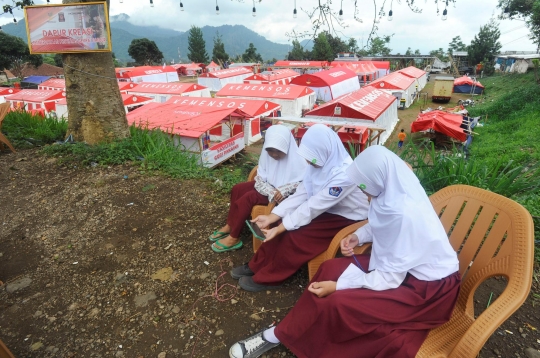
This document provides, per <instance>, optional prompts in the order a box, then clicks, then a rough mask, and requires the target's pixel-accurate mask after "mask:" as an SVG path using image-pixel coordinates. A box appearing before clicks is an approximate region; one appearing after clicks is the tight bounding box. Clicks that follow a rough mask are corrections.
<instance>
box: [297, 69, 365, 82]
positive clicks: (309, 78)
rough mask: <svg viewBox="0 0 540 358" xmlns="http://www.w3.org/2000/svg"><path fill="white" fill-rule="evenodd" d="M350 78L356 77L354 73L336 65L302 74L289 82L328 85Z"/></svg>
mask: <svg viewBox="0 0 540 358" xmlns="http://www.w3.org/2000/svg"><path fill="white" fill-rule="evenodd" d="M350 78H356V73H354V72H353V71H351V70H350V69H348V68H346V67H337V68H331V69H329V70H324V71H320V72H316V73H313V74H307V73H306V74H303V75H301V76H298V77H295V78H293V80H292V81H291V84H294V85H300V86H309V87H328V86H332V85H335V84H337V83H340V82H343V81H345V80H348V79H350Z"/></svg>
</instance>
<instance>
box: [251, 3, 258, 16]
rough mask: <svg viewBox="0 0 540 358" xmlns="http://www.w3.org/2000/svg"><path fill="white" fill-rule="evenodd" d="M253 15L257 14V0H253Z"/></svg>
mask: <svg viewBox="0 0 540 358" xmlns="http://www.w3.org/2000/svg"><path fill="white" fill-rule="evenodd" d="M251 14H252V15H253V17H255V16H257V9H255V0H253V11H252V12H251Z"/></svg>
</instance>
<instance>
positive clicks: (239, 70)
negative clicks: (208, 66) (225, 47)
mask: <svg viewBox="0 0 540 358" xmlns="http://www.w3.org/2000/svg"><path fill="white" fill-rule="evenodd" d="M245 74H253V71H252V70H248V69H247V68H245V67H235V68H228V69H226V70H219V71H214V72H207V73H203V74H202V75H200V76H199V77H208V78H229V77H234V76H238V75H245Z"/></svg>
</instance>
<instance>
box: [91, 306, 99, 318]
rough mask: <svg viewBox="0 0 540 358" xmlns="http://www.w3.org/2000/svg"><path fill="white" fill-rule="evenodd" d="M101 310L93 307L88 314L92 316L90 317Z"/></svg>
mask: <svg viewBox="0 0 540 358" xmlns="http://www.w3.org/2000/svg"><path fill="white" fill-rule="evenodd" d="M99 312H100V311H99V308H92V310H91V311H90V313H89V314H88V317H90V318H92V317H96V316H97V315H98V314H99Z"/></svg>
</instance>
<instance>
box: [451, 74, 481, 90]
mask: <svg viewBox="0 0 540 358" xmlns="http://www.w3.org/2000/svg"><path fill="white" fill-rule="evenodd" d="M474 83H475V82H474V80H473V79H472V78H470V77H469V76H462V77H458V78H456V79H455V80H454V86H463V85H471V86H472V85H473V84H474ZM476 87H481V88H484V86H482V84H481V83H480V82H478V81H476Z"/></svg>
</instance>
